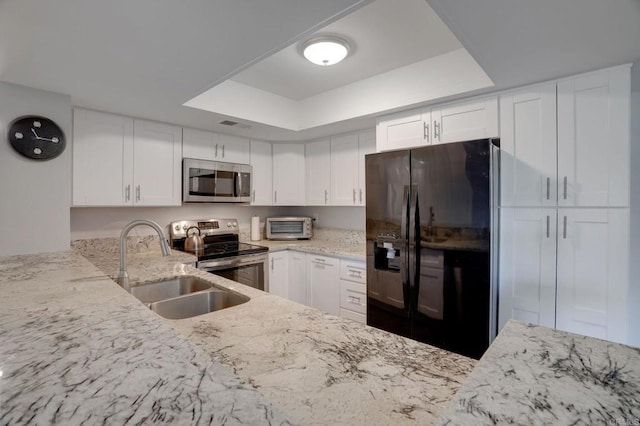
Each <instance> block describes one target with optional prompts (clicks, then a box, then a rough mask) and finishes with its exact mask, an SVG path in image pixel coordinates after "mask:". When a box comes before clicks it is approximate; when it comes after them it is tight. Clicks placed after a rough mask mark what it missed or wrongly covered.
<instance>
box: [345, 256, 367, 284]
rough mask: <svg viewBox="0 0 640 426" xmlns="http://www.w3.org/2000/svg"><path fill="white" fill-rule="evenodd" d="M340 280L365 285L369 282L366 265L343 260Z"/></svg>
mask: <svg viewBox="0 0 640 426" xmlns="http://www.w3.org/2000/svg"><path fill="white" fill-rule="evenodd" d="M340 279H343V280H348V281H354V282H357V283H362V284H365V283H366V282H367V265H366V263H364V262H357V261H351V260H341V261H340Z"/></svg>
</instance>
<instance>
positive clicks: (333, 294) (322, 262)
mask: <svg viewBox="0 0 640 426" xmlns="http://www.w3.org/2000/svg"><path fill="white" fill-rule="evenodd" d="M339 263H340V262H339V260H338V259H336V258H333V257H328V256H319V255H315V254H307V274H308V280H309V289H310V292H309V293H310V297H309V303H310V305H311V306H312V307H314V308H316V309H320V310H321V311H324V312H328V313H330V314H333V315H340V270H339Z"/></svg>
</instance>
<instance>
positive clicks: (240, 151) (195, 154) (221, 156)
mask: <svg viewBox="0 0 640 426" xmlns="http://www.w3.org/2000/svg"><path fill="white" fill-rule="evenodd" d="M249 145H250V143H249V140H248V139H244V138H240V137H237V136H230V135H220V134H217V133H213V132H206V131H204V130H196V129H188V128H185V129H184V130H183V147H182V154H183V156H184V157H186V158H197V159H201V160H212V161H225V162H228V163H242V164H249V161H250V154H249V150H250V148H249Z"/></svg>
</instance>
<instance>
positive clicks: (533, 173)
mask: <svg viewBox="0 0 640 426" xmlns="http://www.w3.org/2000/svg"><path fill="white" fill-rule="evenodd" d="M556 169H557V162H556V84H555V83H550V84H545V85H541V86H535V87H531V88H527V89H524V90H519V91H516V92H510V93H507V94H504V95H501V96H500V177H501V185H500V196H501V201H500V204H501V205H502V206H520V207H544V206H555V205H556V203H557V191H556V189H557V170H556Z"/></svg>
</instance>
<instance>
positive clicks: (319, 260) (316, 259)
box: [313, 257, 326, 263]
mask: <svg viewBox="0 0 640 426" xmlns="http://www.w3.org/2000/svg"><path fill="white" fill-rule="evenodd" d="M313 260H315V261H316V262H322V263H324V262H326V260H324V259H320V258H317V257H315V258H314V259H313Z"/></svg>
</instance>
